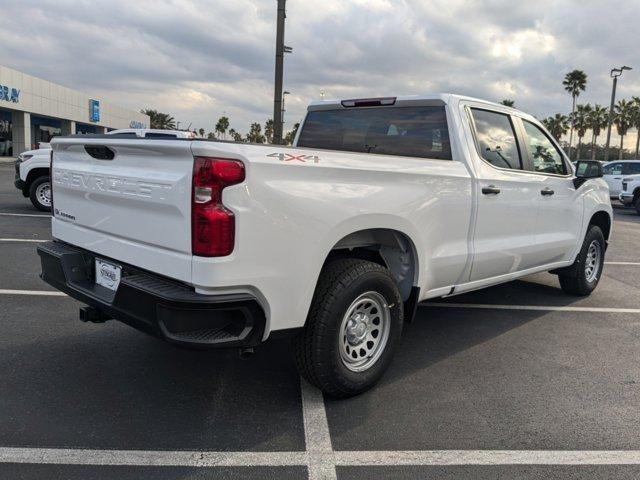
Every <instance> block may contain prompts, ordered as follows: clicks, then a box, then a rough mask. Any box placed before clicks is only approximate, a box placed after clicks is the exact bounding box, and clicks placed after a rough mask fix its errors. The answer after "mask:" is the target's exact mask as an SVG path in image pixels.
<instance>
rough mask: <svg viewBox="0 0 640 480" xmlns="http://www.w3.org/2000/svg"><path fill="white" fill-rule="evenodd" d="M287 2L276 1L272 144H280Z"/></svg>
mask: <svg viewBox="0 0 640 480" xmlns="http://www.w3.org/2000/svg"><path fill="white" fill-rule="evenodd" d="M286 3H287V0H278V23H277V27H276V78H275V88H274V92H273V143H274V144H276V145H279V144H282V79H283V68H284V52H285V46H284V19H285V18H286V16H287V15H286V13H285V4H286Z"/></svg>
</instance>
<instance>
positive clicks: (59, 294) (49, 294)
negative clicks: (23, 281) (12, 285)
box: [0, 289, 67, 297]
mask: <svg viewBox="0 0 640 480" xmlns="http://www.w3.org/2000/svg"><path fill="white" fill-rule="evenodd" d="M0 295H35V296H45V297H66V296H67V294H66V293H62V292H57V291H56V292H50V291H48V290H6V289H4V290H3V289H0Z"/></svg>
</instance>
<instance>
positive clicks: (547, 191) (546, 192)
mask: <svg viewBox="0 0 640 480" xmlns="http://www.w3.org/2000/svg"><path fill="white" fill-rule="evenodd" d="M540 193H541V194H542V195H553V194H554V193H556V192H554V191H553V190H551V189H550V188H549V187H546V188H543V189H542V190H540Z"/></svg>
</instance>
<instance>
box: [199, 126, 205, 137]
mask: <svg viewBox="0 0 640 480" xmlns="http://www.w3.org/2000/svg"><path fill="white" fill-rule="evenodd" d="M198 133H199V134H200V136H201V137H202V138H204V128H201V129H200V130H198Z"/></svg>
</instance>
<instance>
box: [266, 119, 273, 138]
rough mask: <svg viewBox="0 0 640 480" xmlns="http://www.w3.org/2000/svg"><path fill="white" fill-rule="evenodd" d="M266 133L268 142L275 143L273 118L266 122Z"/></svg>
mask: <svg viewBox="0 0 640 480" xmlns="http://www.w3.org/2000/svg"><path fill="white" fill-rule="evenodd" d="M264 135H265V137H267V142H268V143H273V118H270V119H268V120H267V121H266V122H265V124H264Z"/></svg>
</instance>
